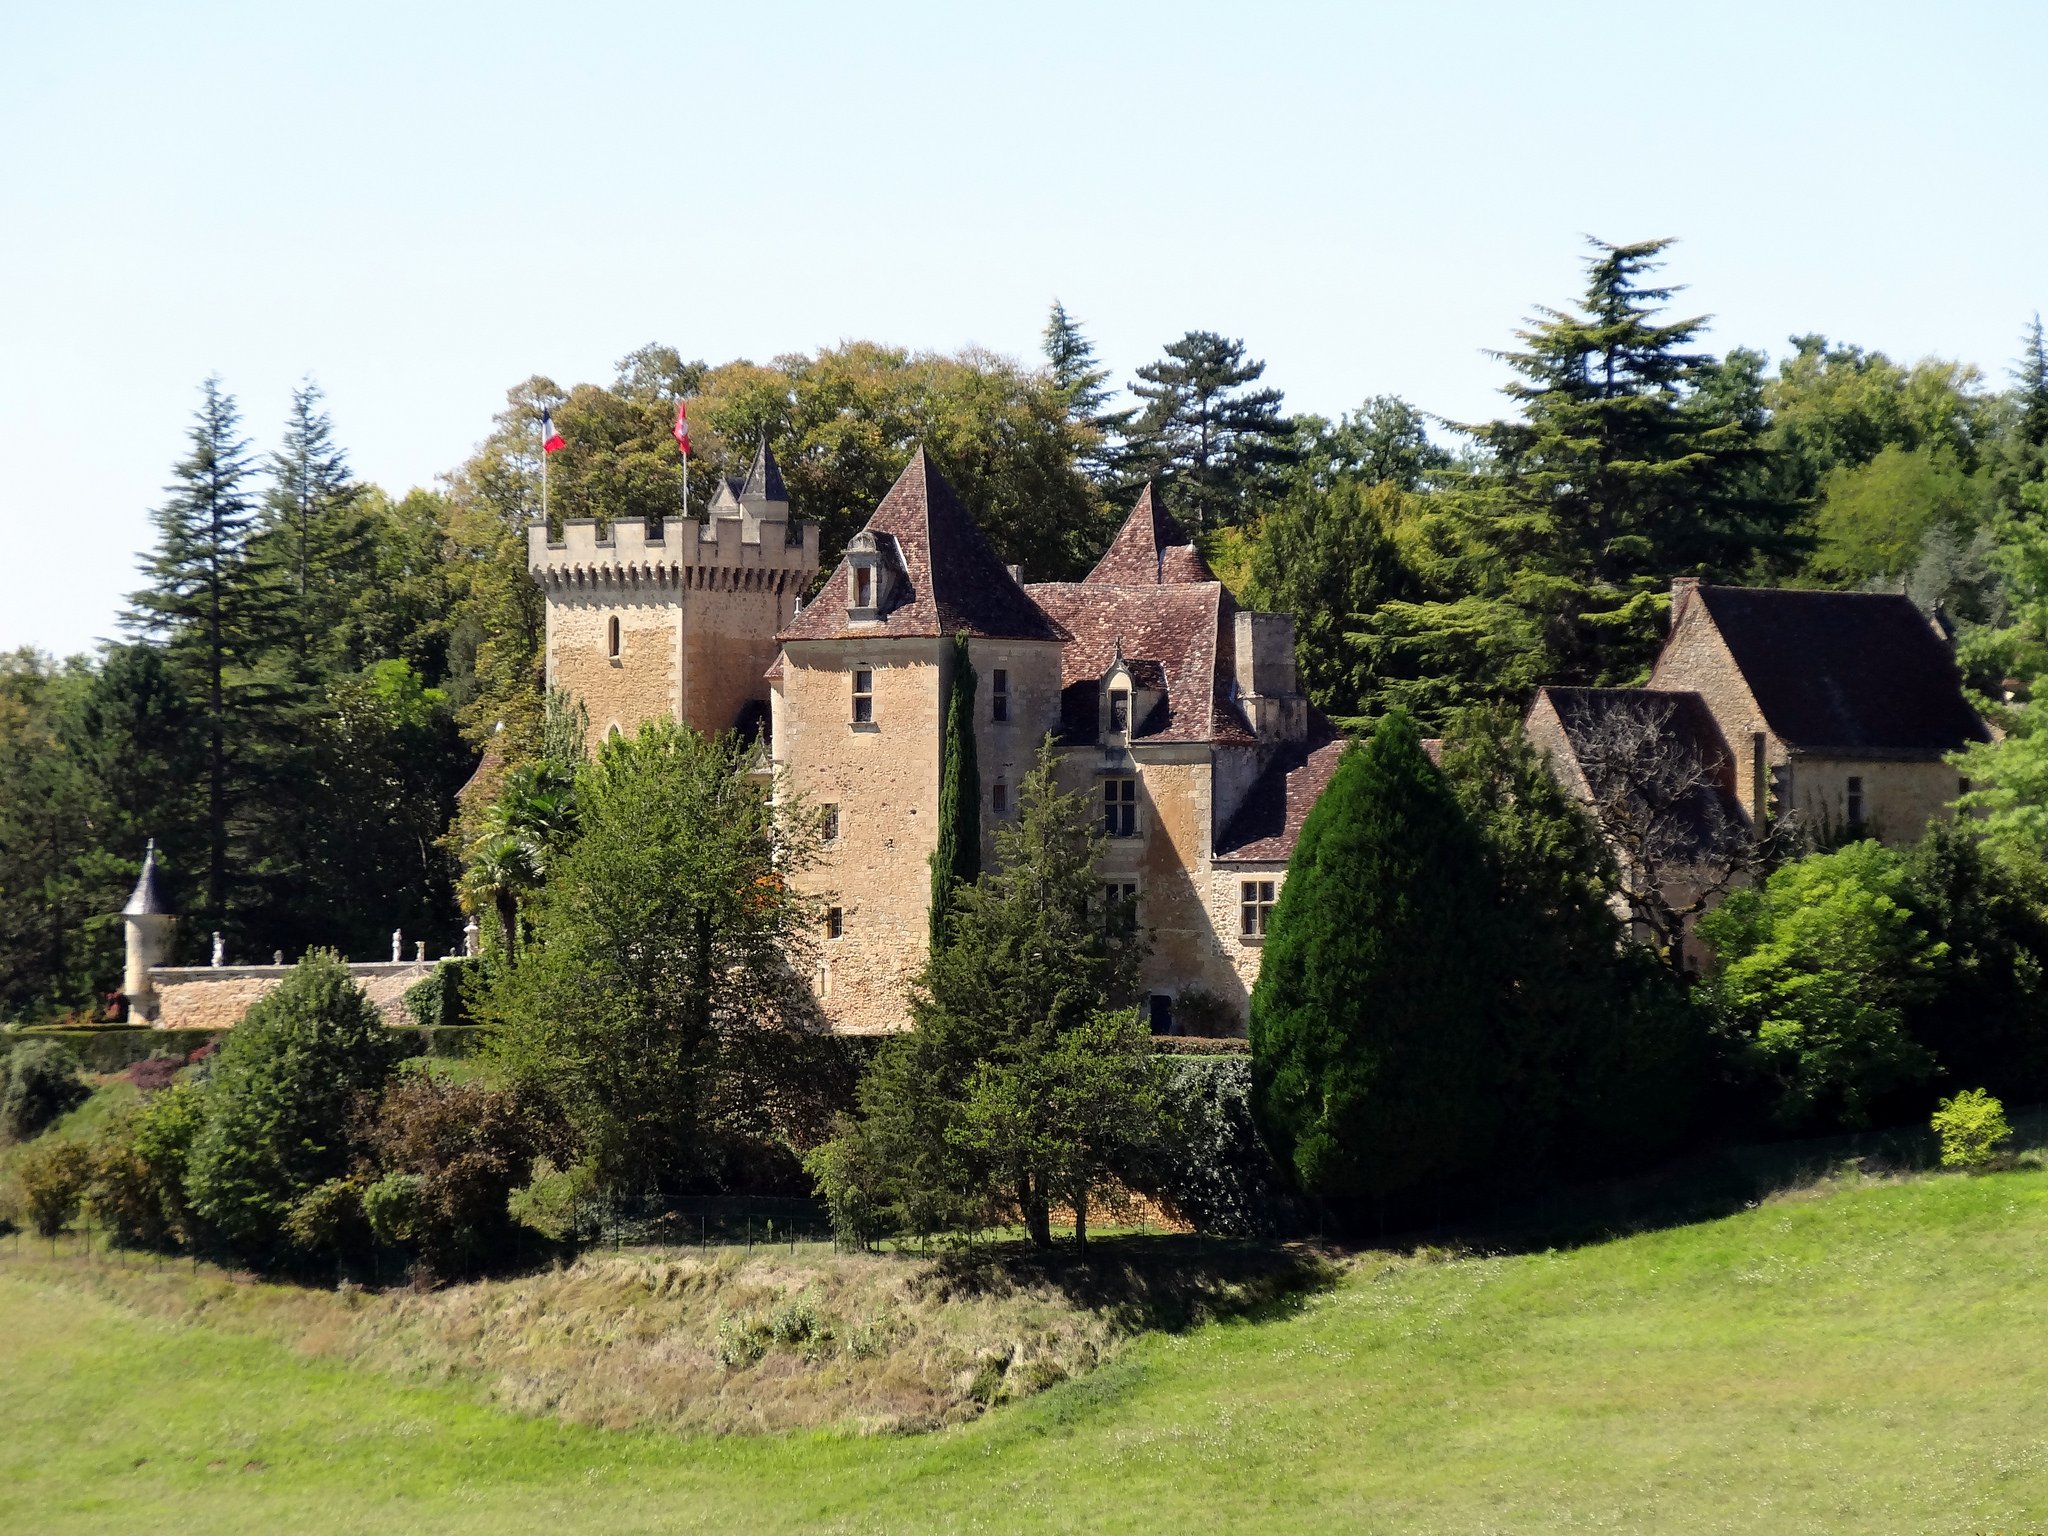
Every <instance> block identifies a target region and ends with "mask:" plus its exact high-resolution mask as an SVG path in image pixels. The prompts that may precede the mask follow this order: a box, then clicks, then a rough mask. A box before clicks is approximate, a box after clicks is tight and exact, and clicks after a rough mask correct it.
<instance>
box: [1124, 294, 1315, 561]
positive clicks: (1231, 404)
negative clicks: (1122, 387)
mask: <svg viewBox="0 0 2048 1536" xmlns="http://www.w3.org/2000/svg"><path fill="white" fill-rule="evenodd" d="M1265 372H1266V365H1265V364H1264V363H1262V362H1258V361H1255V360H1253V359H1251V358H1247V357H1246V356H1245V355H1244V343H1243V342H1242V341H1233V340H1231V339H1229V338H1228V337H1225V336H1219V335H1217V334H1216V333H1215V332H1214V331H1189V332H1188V333H1187V335H1185V336H1183V337H1181V339H1180V340H1179V341H1176V342H1174V343H1173V344H1172V345H1171V346H1169V347H1167V349H1166V355H1165V356H1164V357H1162V358H1161V359H1160V360H1159V361H1158V362H1156V363H1151V364H1148V365H1147V366H1146V367H1143V368H1140V369H1139V370H1138V378H1139V380H1140V382H1139V383H1137V384H1134V385H1132V386H1131V392H1132V393H1133V394H1135V395H1137V396H1138V397H1139V398H1140V399H1141V400H1144V401H1145V402H1146V405H1145V407H1144V409H1143V412H1142V413H1141V414H1140V415H1139V417H1138V420H1137V422H1136V424H1135V425H1134V426H1133V427H1132V428H1131V436H1130V455H1131V462H1132V468H1133V470H1134V472H1135V473H1136V474H1137V476H1138V478H1139V479H1150V480H1156V481H1159V482H1161V483H1163V484H1166V485H1169V486H1171V487H1172V489H1173V493H1174V504H1175V505H1176V506H1177V507H1181V508H1184V509H1185V510H1186V511H1187V512H1188V514H1189V515H1191V516H1192V517H1193V518H1194V520H1195V524H1196V526H1197V527H1201V528H1213V527H1218V526H1222V525H1224V524H1229V523H1239V522H1243V521H1245V520H1246V519H1247V518H1249V517H1250V516H1251V515H1252V514H1253V513H1254V512H1255V511H1256V510H1257V509H1258V508H1259V506H1260V505H1261V504H1262V503H1263V502H1264V501H1265V500H1267V499H1269V498H1271V497H1273V496H1276V495H1278V494H1279V493H1280V491H1281V489H1282V486H1283V482H1284V478H1285V471H1286V469H1287V467H1288V466H1289V465H1290V464H1292V463H1293V461H1294V456H1295V455H1294V423H1293V422H1292V421H1290V420H1289V419H1288V418H1287V417H1285V416H1283V415H1281V414H1280V402H1281V398H1282V397H1281V393H1280V391H1279V390H1277V389H1252V388H1250V387H1249V386H1251V385H1253V384H1256V383H1257V382H1258V381H1259V379H1260V378H1262V377H1263V376H1264V375H1265Z"/></svg>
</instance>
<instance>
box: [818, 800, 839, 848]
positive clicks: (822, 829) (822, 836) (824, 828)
mask: <svg viewBox="0 0 2048 1536" xmlns="http://www.w3.org/2000/svg"><path fill="white" fill-rule="evenodd" d="M818 838H819V840H820V841H821V842H827V843H836V842H838V841H839V807H838V806H836V805H828V806H825V807H824V808H823V809H822V810H821V811H820V812H819V813H818Z"/></svg>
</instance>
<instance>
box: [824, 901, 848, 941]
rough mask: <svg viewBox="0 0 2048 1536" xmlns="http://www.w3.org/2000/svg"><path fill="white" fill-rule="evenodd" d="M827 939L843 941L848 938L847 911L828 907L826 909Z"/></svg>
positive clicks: (842, 908)
mask: <svg viewBox="0 0 2048 1536" xmlns="http://www.w3.org/2000/svg"><path fill="white" fill-rule="evenodd" d="M825 937H826V938H828V939H843V938H845V937H846V909H845V908H844V907H827V908H826V909H825Z"/></svg>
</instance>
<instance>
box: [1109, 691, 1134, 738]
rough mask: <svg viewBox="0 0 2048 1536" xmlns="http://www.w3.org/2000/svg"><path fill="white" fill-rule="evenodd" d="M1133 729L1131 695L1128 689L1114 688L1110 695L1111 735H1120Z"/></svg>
mask: <svg viewBox="0 0 2048 1536" xmlns="http://www.w3.org/2000/svg"><path fill="white" fill-rule="evenodd" d="M1130 728H1131V695H1130V691H1129V690H1128V689H1124V688H1113V689H1111V690H1110V694H1109V733H1110V734H1111V735H1112V736H1116V735H1120V734H1122V733H1123V732H1125V731H1128V730H1129V729H1130Z"/></svg>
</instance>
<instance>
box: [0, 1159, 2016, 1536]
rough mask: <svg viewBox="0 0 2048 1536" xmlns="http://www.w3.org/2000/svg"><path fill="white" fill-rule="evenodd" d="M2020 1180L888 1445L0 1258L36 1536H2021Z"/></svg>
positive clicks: (1397, 1287) (1487, 1269)
mask: <svg viewBox="0 0 2048 1536" xmlns="http://www.w3.org/2000/svg"><path fill="white" fill-rule="evenodd" d="M2044 1240H2048V1175H2044V1174H2039V1173H2016V1174H2007V1175H2000V1176H1994V1177H1988V1178H1982V1179H1957V1178H1949V1179H1935V1180H1928V1181H1922V1182H1918V1183H1908V1184H1897V1185H1884V1186H1875V1187H1866V1188H1859V1189H1853V1190H1850V1191H1847V1192H1844V1193H1840V1194H1836V1195H1834V1196H1832V1197H1831V1198H1812V1197H1809V1198H1800V1199H1789V1200H1783V1201H1776V1202H1772V1203H1770V1204H1767V1205H1764V1206H1762V1207H1760V1208H1758V1209H1756V1210H1753V1211H1750V1212H1747V1213H1745V1214H1743V1215H1741V1216H1737V1217H1734V1218H1731V1219H1729V1220H1726V1221H1722V1222H1715V1223H1710V1224H1706V1225H1702V1226H1698V1227H1690V1228H1682V1229H1678V1230H1674V1231H1670V1232H1665V1233H1658V1234H1654V1235H1649V1236H1644V1237H1638V1238H1633V1239H1629V1240H1627V1241H1624V1242H1619V1243H1614V1244H1607V1245H1602V1246H1598V1247H1590V1248H1585V1249H1580V1250H1577V1251H1575V1252H1572V1253H1567V1254H1555V1255H1535V1256H1530V1257H1524V1258H1513V1259H1496V1260H1483V1261H1468V1262H1458V1263H1449V1264H1405V1265H1389V1266H1386V1267H1383V1268H1379V1269H1372V1268H1364V1269H1361V1271H1360V1272H1359V1273H1358V1274H1357V1275H1355V1276H1354V1277H1353V1278H1351V1279H1349V1280H1347V1281H1346V1282H1345V1283H1344V1284H1342V1285H1341V1286H1339V1287H1338V1288H1337V1289H1336V1290H1334V1291H1332V1292H1329V1293H1327V1294H1325V1295H1323V1296H1320V1297H1318V1298H1315V1299H1314V1300H1312V1301H1309V1302H1308V1303H1306V1304H1304V1305H1303V1306H1301V1307H1300V1308H1299V1310H1298V1311H1296V1312H1295V1314H1294V1315H1292V1316H1290V1317H1286V1318H1283V1319H1280V1320H1278V1321H1272V1322H1264V1323H1230V1324H1222V1325H1217V1326H1213V1327H1210V1328H1206V1329H1203V1330H1200V1331H1198V1332H1195V1333H1192V1334H1187V1335H1181V1336H1169V1337H1158V1338H1154V1339H1152V1340H1149V1341H1147V1342H1145V1343H1143V1344H1141V1345H1139V1346H1137V1347H1136V1348H1134V1349H1132V1350H1131V1351H1129V1352H1128V1353H1127V1354H1126V1355H1124V1356H1123V1357H1122V1358H1121V1359H1120V1360H1119V1361H1118V1362H1117V1363H1115V1364H1113V1365H1111V1366H1109V1367H1108V1368H1106V1369H1105V1370H1103V1371H1101V1372H1098V1373H1097V1374H1096V1375H1094V1376H1092V1377H1089V1378H1086V1379H1084V1380H1081V1381H1078V1382H1075V1383H1071V1384H1069V1385H1067V1386H1063V1387H1059V1388H1055V1389H1054V1390H1052V1391H1050V1392H1048V1393H1046V1394H1044V1395H1043V1396H1041V1397H1038V1398H1036V1399H1033V1400H1031V1401H1029V1402H1027V1403H1025V1404H1023V1405H1020V1406H1018V1407H1015V1408H1011V1409H1005V1410H1003V1411H1001V1412H999V1413H997V1414H995V1415H993V1416H991V1417H990V1418H988V1419H986V1420H984V1421H982V1422H980V1423H977V1424H974V1425H971V1426H967V1427H965V1428H961V1429H956V1430H949V1431H946V1432H944V1433H941V1434H936V1435H931V1436H926V1437H921V1438H914V1439H882V1440H874V1439H870V1440H850V1439H832V1438H824V1437H817V1436H803V1437H789V1438H779V1439H778V1438H765V1439H753V1440H702V1439H691V1440H677V1439H675V1438H672V1437H663V1436H660V1435H656V1434H649V1433H633V1434H625V1433H607V1432H605V1431H601V1430H594V1429H585V1428H578V1427H569V1426H561V1425H557V1424H554V1423H551V1422H547V1421H540V1420H530V1419H518V1418H513V1417H510V1416H507V1415H505V1414H502V1413H500V1412H497V1411H495V1410H492V1409H489V1408H486V1407H482V1406H478V1405H476V1404H474V1403H473V1402H471V1401H469V1400H468V1399H467V1398H465V1397H463V1396H461V1395H458V1394H457V1393H456V1392H455V1391H453V1390H451V1389H443V1388H409V1387H405V1386H400V1385H397V1384H394V1383H393V1382H392V1381H391V1380H390V1379H389V1378H386V1377H383V1376H378V1375H375V1374H371V1373H368V1372H360V1371H359V1372H350V1371H348V1370H346V1369H345V1368H343V1367H341V1366H338V1365H333V1364H329V1363H324V1362H320V1361H308V1360H304V1359H301V1358H299V1357H296V1356H294V1355H292V1354H290V1353H289V1352H287V1351H285V1350H284V1349H282V1348H281V1347H279V1346H277V1345H275V1344H272V1343H268V1342H264V1341H262V1340H258V1339H252V1338H248V1337H241V1336H234V1335H229V1334H223V1333H216V1332H212V1331H209V1330H207V1329H205V1328H200V1327H191V1326H184V1325H176V1324H171V1323H166V1322H159V1321H151V1320H148V1319H144V1318H142V1317H139V1316H137V1315H136V1314H133V1313H131V1312H128V1311H125V1310H123V1309H121V1308H118V1307H116V1306H114V1305H112V1304H110V1303H108V1302H105V1301H102V1300H99V1299H96V1298H93V1297H90V1296H88V1295H86V1294H85V1293H84V1292H82V1291H80V1290H77V1289H75V1288H72V1287H67V1286H64V1285H61V1284H58V1283H52V1282H48V1281H37V1280H34V1279H29V1278H22V1276H23V1275H25V1274H26V1273H28V1272H27V1271H26V1270H25V1269H24V1268H23V1267H20V1266H14V1267H10V1265H9V1264H8V1262H7V1261H6V1260H5V1259H4V1258H0V1422H5V1423H6V1424H7V1426H8V1432H7V1433H6V1434H4V1435H0V1509H5V1510H7V1511H8V1514H9V1517H10V1521H12V1520H13V1519H14V1518H16V1517H19V1518H20V1519H21V1521H22V1525H23V1528H35V1529H38V1530H54V1531H61V1530H80V1531H83V1530H108V1529H121V1530H127V1529H143V1528H146V1527H160V1526H164V1525H171V1524H177V1525H180V1526H183V1527H186V1528H205V1529H209V1530H223V1531H241V1530H248V1531H256V1530H269V1529H276V1528H281V1527H282V1528H291V1529H295V1530H305V1531H316V1530H318V1531H327V1530H332V1531H369V1530H388V1529H433V1530H449V1531H480V1532H481V1531H488V1532H492V1533H505V1532H510V1531H523V1530H548V1531H551V1532H562V1533H567V1532H572V1531H578V1530H603V1531H607V1532H614V1531H637V1530H654V1529H662V1530H677V1529H683V1530H689V1529H700V1528H701V1529H721V1530H754V1529H759V1530H768V1529H792V1528H804V1529H831V1530H876V1529H888V1530H894V1529H932V1528H940V1529H1001V1530H1016V1529H1080V1528H1087V1529H1091V1530H1111V1531H1114V1530H1138V1529H1146V1530H1152V1529H1160V1528H1177V1529H1179V1530H1182V1531H1193V1530H1207V1529H1232V1528H1258V1529H1261V1530H1273V1529H1281V1530H1285V1529H1301V1530H1310V1529H1330V1528H1346V1529H1356V1530H1434V1531H1490V1530H1513V1531H1528V1530H1544V1529H1559V1530H1564V1529H1570V1530H1585V1529H1592V1530H1654V1531H1658V1532H1660V1533H1661V1532H1673V1531H1709V1530H1739V1531H1756V1530H1771V1531H1784V1532H1796V1531H1834V1530H1839V1531H1857V1532H1865V1531H1893V1530H1895V1531H1914V1532H1922V1531H1994V1530H2008V1529H2014V1528H2024V1527H2026V1526H2028V1525H2036V1526H2038V1525H2040V1524H2041V1523H2042V1518H2041V1517H2042V1516H2043V1514H2044V1513H2048V1460H2044V1450H2043V1447H2042V1440H2041V1436H2040V1432H2039V1429H2038V1422H2037V1420H2038V1412H2039V1407H2040V1405H2041V1403H2042V1402H2043V1388H2044V1386H2048V1364H2043V1363H2041V1360H2042V1357H2041V1352H2040V1350H2039V1349H2038V1341H2039V1340H2040V1339H2041V1338H2042V1337H2043V1325H2044V1324H2048V1288H2044V1287H2043V1286H2042V1285H2041V1283H2040V1281H2041V1263H2040V1259H2039V1255H2041V1254H2042V1253H2043V1252H2044V1251H2048V1243H2044Z"/></svg>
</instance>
